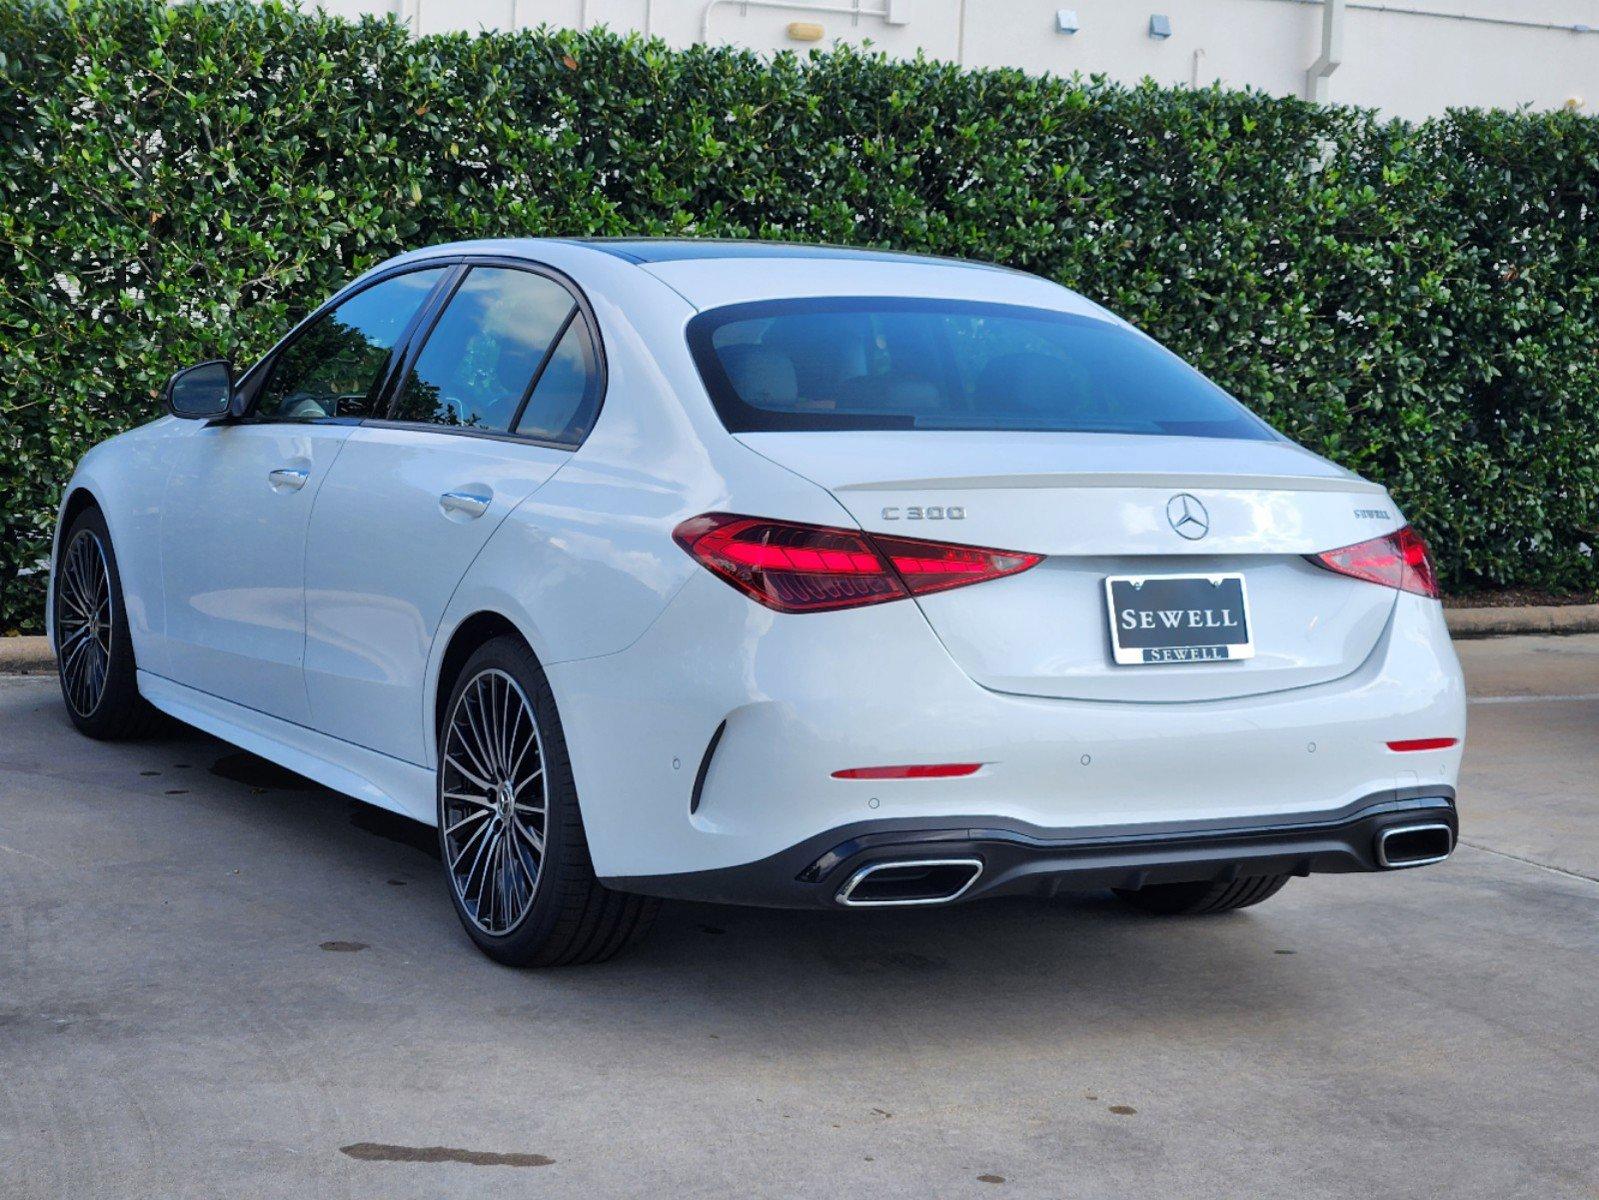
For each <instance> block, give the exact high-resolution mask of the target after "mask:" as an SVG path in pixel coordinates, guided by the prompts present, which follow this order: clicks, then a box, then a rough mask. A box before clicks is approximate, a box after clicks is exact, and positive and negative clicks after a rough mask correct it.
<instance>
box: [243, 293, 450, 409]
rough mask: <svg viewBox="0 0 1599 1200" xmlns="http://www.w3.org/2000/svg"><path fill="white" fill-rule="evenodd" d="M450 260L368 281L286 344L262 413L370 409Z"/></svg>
mask: <svg viewBox="0 0 1599 1200" xmlns="http://www.w3.org/2000/svg"><path fill="white" fill-rule="evenodd" d="M448 269H449V268H448V267H434V268H431V269H429V270H425V271H409V272H407V273H406V274H404V275H395V276H393V277H391V278H389V279H385V280H383V281H382V282H381V283H375V284H373V285H372V286H371V287H368V288H363V289H362V290H361V291H359V292H357V293H356V294H355V295H353V296H351V297H350V298H349V299H348V300H346V301H344V302H343V303H342V304H340V305H339V306H338V307H336V308H333V309H329V310H328V311H327V312H325V313H323V314H322V316H320V317H318V318H317V319H316V321H315V322H314V323H313V324H312V325H310V326H309V327H308V328H307V329H305V330H304V331H303V332H301V333H300V334H299V335H298V336H297V337H296V338H295V339H294V341H292V342H290V343H289V344H288V345H287V346H285V347H284V348H283V350H282V351H281V352H279V354H278V356H277V359H276V360H275V361H274V362H273V364H272V367H271V374H270V375H269V376H268V377H267V381H266V384H265V385H264V386H263V387H262V389H261V394H260V398H259V399H258V401H257V402H256V407H255V415H256V416H258V417H265V418H270V419H273V420H291V421H311V420H317V419H320V418H326V417H370V416H375V415H376V414H375V413H374V411H373V406H374V404H375V403H376V401H377V392H378V389H379V388H380V387H381V386H382V383H383V376H384V372H385V369H386V368H387V366H388V362H389V355H390V353H391V352H392V351H393V349H394V347H395V346H396V345H397V344H398V343H399V340H400V338H401V337H402V336H403V335H404V333H405V330H406V327H407V326H408V325H410V323H411V318H412V317H414V316H416V313H417V310H418V309H419V308H421V307H422V302H423V301H424V300H426V299H427V297H428V293H429V292H431V291H432V290H433V288H434V286H435V285H436V284H437V283H438V282H439V280H440V279H442V278H443V277H444V273H445V272H446V271H447V270H448Z"/></svg>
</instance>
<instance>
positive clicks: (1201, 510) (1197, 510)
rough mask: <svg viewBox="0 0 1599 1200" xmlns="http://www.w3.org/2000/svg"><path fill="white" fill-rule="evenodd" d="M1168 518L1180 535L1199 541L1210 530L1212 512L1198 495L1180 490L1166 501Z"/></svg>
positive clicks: (1192, 540)
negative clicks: (1191, 494)
mask: <svg viewBox="0 0 1599 1200" xmlns="http://www.w3.org/2000/svg"><path fill="white" fill-rule="evenodd" d="M1166 519H1167V520H1168V521H1170V522H1171V527H1172V528H1173V529H1175V530H1176V531H1177V535H1178V536H1179V537H1185V538H1187V539H1188V540H1189V541H1191V542H1197V541H1198V540H1199V539H1200V538H1202V537H1204V536H1205V535H1206V534H1207V533H1209V532H1210V514H1209V513H1208V512H1206V511H1205V506H1204V505H1203V504H1201V503H1200V502H1199V498H1198V497H1197V496H1190V495H1189V494H1188V493H1187V492H1178V493H1177V494H1176V495H1175V496H1173V497H1172V498H1171V499H1170V500H1168V501H1166Z"/></svg>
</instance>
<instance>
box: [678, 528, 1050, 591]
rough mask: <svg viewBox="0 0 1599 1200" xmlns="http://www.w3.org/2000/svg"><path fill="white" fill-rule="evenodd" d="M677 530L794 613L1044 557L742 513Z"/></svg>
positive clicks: (736, 582) (998, 571)
mask: <svg viewBox="0 0 1599 1200" xmlns="http://www.w3.org/2000/svg"><path fill="white" fill-rule="evenodd" d="M672 537H673V538H674V539H675V540H676V542H677V544H678V545H680V546H682V547H683V549H684V550H687V551H688V552H689V554H691V555H693V556H694V558H695V559H697V560H698V561H699V563H700V564H701V565H702V566H704V567H705V568H706V569H707V570H708V571H710V572H711V573H712V574H715V575H719V576H721V577H722V578H723V579H725V580H726V581H727V582H728V583H730V584H732V585H733V586H734V587H736V588H738V590H739V591H741V592H743V593H744V594H745V595H746V596H748V597H750V599H752V600H755V601H757V602H758V603H761V604H764V605H766V607H767V608H774V609H776V610H777V611H779V612H790V613H799V612H824V611H827V610H829V609H839V608H858V607H860V606H862V605H866V604H881V603H883V602H884V601H887V600H903V599H906V598H907V597H910V596H920V595H926V594H927V593H929V592H942V591H947V590H948V589H950V588H957V587H966V586H967V585H969V584H973V583H983V582H985V581H987V580H990V579H1000V578H1003V577H1004V576H1006V575H1015V574H1016V573H1017V572H1019V571H1025V570H1027V569H1028V568H1029V567H1032V566H1036V565H1037V564H1038V563H1039V562H1040V561H1042V559H1043V556H1042V555H1040V554H1021V553H1017V552H1014V551H1010V550H992V549H989V548H987V547H983V546H963V545H956V544H955V543H952V542H928V541H922V540H920V539H918V538H902V537H889V536H887V535H884V534H868V533H864V532H862V531H861V530H859V529H840V528H835V527H834V526H831V525H809V524H804V523H801V522H798V521H777V520H772V519H769V518H766V517H745V516H739V515H737V514H735V513H705V514H704V515H702V516H698V517H690V518H689V519H688V520H686V521H684V522H683V523H682V524H681V525H679V526H678V527H677V528H676V529H674V530H673V531H672Z"/></svg>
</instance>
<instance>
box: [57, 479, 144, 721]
mask: <svg viewBox="0 0 1599 1200" xmlns="http://www.w3.org/2000/svg"><path fill="white" fill-rule="evenodd" d="M53 583H54V602H53V607H54V611H53V612H52V614H51V616H52V618H53V620H52V624H53V626H54V629H55V652H56V672H57V674H58V675H59V677H60V679H61V698H62V699H63V700H65V701H66V703H67V714H68V715H69V716H70V717H71V718H72V723H73V724H74V725H76V726H77V727H78V730H79V731H80V732H82V733H85V734H88V735H89V736H90V737H92V738H100V739H102V740H106V741H115V740H119V739H122V738H137V737H149V736H150V735H152V734H155V733H159V732H160V731H161V730H162V729H163V728H164V726H165V724H166V721H165V718H163V717H162V716H161V714H160V713H159V712H157V711H156V710H155V709H154V708H152V707H151V706H150V704H149V702H148V701H146V700H145V699H144V697H142V696H140V695H139V685H138V679H137V674H138V664H137V663H136V662H135V661H134V657H133V639H132V637H131V636H130V635H129V633H128V614H127V609H126V608H125V607H124V605H123V602H122V580H121V578H120V576H119V575H118V572H117V556H116V551H115V550H113V549H112V546H111V531H110V530H109V529H108V528H107V527H106V523H105V517H104V516H103V515H102V514H101V512H100V510H99V509H98V508H92V507H91V508H86V509H84V510H83V511H82V512H81V513H79V514H78V515H77V517H75V518H74V519H73V522H72V524H71V525H69V526H68V527H67V531H66V532H65V533H64V534H62V535H61V549H60V557H59V558H58V559H57V560H56V569H55V579H54V581H53Z"/></svg>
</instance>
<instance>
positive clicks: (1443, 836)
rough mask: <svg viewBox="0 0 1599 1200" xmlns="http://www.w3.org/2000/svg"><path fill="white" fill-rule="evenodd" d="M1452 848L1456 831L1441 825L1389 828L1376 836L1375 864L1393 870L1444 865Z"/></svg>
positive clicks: (1435, 823)
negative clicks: (1430, 864)
mask: <svg viewBox="0 0 1599 1200" xmlns="http://www.w3.org/2000/svg"><path fill="white" fill-rule="evenodd" d="M1454 848H1455V831H1454V830H1453V829H1451V828H1449V826H1447V825H1444V824H1442V823H1440V822H1432V823H1429V824H1426V825H1390V826H1389V827H1388V828H1387V829H1384V830H1381V831H1379V832H1378V834H1377V865H1378V866H1380V867H1382V868H1383V869H1384V870H1389V871H1394V870H1398V869H1399V868H1400V867H1425V866H1426V865H1427V864H1428V863H1435V862H1443V860H1444V859H1446V858H1448V857H1449V853H1450V851H1452V850H1453V849H1454Z"/></svg>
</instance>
